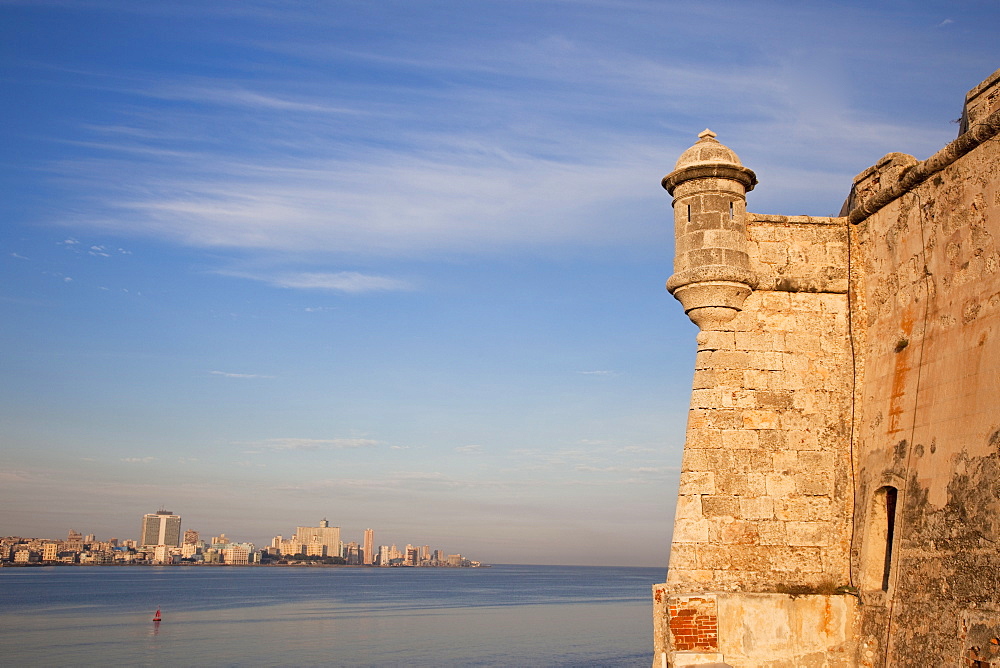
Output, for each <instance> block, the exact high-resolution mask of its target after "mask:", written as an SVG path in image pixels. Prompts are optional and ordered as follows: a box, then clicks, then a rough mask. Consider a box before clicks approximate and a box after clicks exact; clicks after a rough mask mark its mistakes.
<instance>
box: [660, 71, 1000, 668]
mask: <svg viewBox="0 0 1000 668" xmlns="http://www.w3.org/2000/svg"><path fill="white" fill-rule="evenodd" d="M756 183H757V178H756V175H755V174H754V172H753V171H751V170H750V169H748V168H747V167H744V166H743V165H742V164H741V163H740V160H739V158H738V157H737V156H736V154H735V153H734V152H733V151H731V150H730V149H729V148H727V147H726V146H724V145H723V144H721V143H719V142H718V141H717V140H716V139H715V135H714V134H713V133H712V132H710V131H707V130H706V131H705V132H703V133H702V134H701V135H700V139H699V141H698V142H697V143H695V145H694V146H692V147H691V148H689V149H688V150H687V151H685V152H684V153H683V154H682V155H681V156H680V159H679V160H678V161H677V165H676V167H675V168H674V170H673V171H672V172H670V173H669V174H668V175H667V176H665V177H664V178H663V187H664V188H665V189H666V190H667V191H668V192H669V193H670V194H671V195H672V196H673V198H674V199H673V211H674V221H675V230H676V255H675V259H674V274H673V276H671V277H670V280H669V281H668V283H667V288H668V289H669V290H670V292H671V293H672V294H673V295H674V297H676V298H677V299H678V300H679V301H680V302H681V304H682V305H683V308H684V311H685V313H686V314H687V315H688V317H690V318H691V320H692V321H693V322H694V323H695V324H697V325H698V327H699V329H700V333H699V334H698V336H697V357H696V364H695V373H694V387H693V391H692V395H691V409H690V413H689V417H688V425H687V437H686V442H685V447H684V458H683V465H682V472H681V478H680V492H679V496H678V500H677V515H676V519H675V523H674V533H673V542H672V546H671V552H670V564H669V570H668V573H667V582H665V583H663V584H658V585H655V586H654V588H653V597H654V616H653V617H654V634H655V655H654V659H653V668H666V667H668V666H669V667H680V666H711V665H714V666H732V667H733V668H745V667H750V666H754V667H757V666H768V667H774V668H777V667H782V668H801V667H812V666H816V667H819V666H824V667H835V666H845V667H846V666H880V667H881V666H885V667H895V666H921V667H936V666H975V667H980V668H982V667H990V666H992V667H994V668H1000V70H997V72H994V73H993V74H992V75H991V76H990V77H989V78H988V79H987V80H986V81H984V82H983V83H982V84H980V85H979V86H977V87H976V88H974V89H973V90H972V91H970V92H969V94H968V95H967V97H966V101H965V109H964V112H963V115H962V121H961V126H960V129H959V137H958V139H956V140H955V141H954V142H952V143H951V144H949V145H947V146H945V147H944V148H943V149H941V150H940V151H939V152H937V153H936V154H934V155H933V156H931V157H930V158H928V159H927V160H924V161H922V162H921V161H918V160H916V159H915V158H913V157H912V156H909V155H905V154H902V153H890V154H889V155H887V156H885V157H884V158H882V159H881V160H879V161H878V163H877V164H875V165H874V166H873V167H870V168H868V169H866V170H865V171H863V172H862V173H861V174H859V175H858V176H857V177H856V178H855V180H854V184H853V187H852V188H851V191H850V196H849V197H848V199H847V202H846V203H845V204H844V208H843V210H842V211H841V212H840V215H839V216H836V217H830V218H816V217H809V216H779V215H761V214H754V213H748V212H747V211H746V192H747V191H749V190H751V189H753V187H754V186H755V185H756Z"/></svg>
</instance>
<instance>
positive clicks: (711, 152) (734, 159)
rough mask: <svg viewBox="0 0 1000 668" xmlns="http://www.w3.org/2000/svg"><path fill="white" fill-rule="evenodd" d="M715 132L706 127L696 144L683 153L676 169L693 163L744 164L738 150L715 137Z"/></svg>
mask: <svg viewBox="0 0 1000 668" xmlns="http://www.w3.org/2000/svg"><path fill="white" fill-rule="evenodd" d="M715 136H716V135H715V133H714V132H712V131H711V130H709V129H707V128H706V129H705V130H704V131H703V132H701V133H700V134H699V135H698V141H697V142H695V144H694V146H692V147H691V148H689V149H688V150H686V151H684V152H683V153H681V157H679V158H678V159H677V164H676V165H674V171H677V170H678V169H682V168H684V167H690V166H692V165H703V164H720V163H722V164H729V165H739V166H741V167H742V166H743V163H742V162H740V158H739V156H737V155H736V152H735V151H733V150H732V149H731V148H729V147H728V146H726V145H725V144H723V143H721V142H719V141H717V140H716V139H715Z"/></svg>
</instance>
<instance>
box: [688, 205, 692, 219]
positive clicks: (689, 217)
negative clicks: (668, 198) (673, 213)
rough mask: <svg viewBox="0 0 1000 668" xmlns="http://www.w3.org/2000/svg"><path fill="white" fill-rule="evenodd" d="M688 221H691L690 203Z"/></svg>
mask: <svg viewBox="0 0 1000 668" xmlns="http://www.w3.org/2000/svg"><path fill="white" fill-rule="evenodd" d="M688 222H689V223H690V222H691V205H690V204H688Z"/></svg>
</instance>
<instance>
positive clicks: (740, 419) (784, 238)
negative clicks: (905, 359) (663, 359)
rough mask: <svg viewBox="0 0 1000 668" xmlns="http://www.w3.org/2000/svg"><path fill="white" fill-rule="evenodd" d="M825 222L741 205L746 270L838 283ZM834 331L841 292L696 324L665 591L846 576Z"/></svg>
mask: <svg viewBox="0 0 1000 668" xmlns="http://www.w3.org/2000/svg"><path fill="white" fill-rule="evenodd" d="M837 220H838V219H808V222H807V220H806V219H800V220H799V221H798V222H789V220H788V219H785V218H781V217H776V216H775V217H762V218H761V219H759V220H757V219H755V217H753V216H752V215H751V220H750V221H749V223H748V228H749V235H750V239H751V243H750V246H749V255H750V258H751V260H750V262H751V266H752V267H755V268H757V269H758V270H759V272H760V275H761V276H762V280H766V281H767V282H768V283H769V284H771V285H774V284H778V283H782V284H787V285H791V284H794V285H810V286H811V287H813V288H814V289H817V290H819V289H833V288H838V289H840V290H841V292H843V290H844V288H845V287H846V226H845V223H844V221H843V220H842V219H839V223H838V222H832V221H837ZM793 238H794V239H795V242H794V243H789V240H790V239H793ZM846 331H847V297H846V295H845V294H842V293H841V294H838V293H836V292H786V291H779V290H755V291H754V292H753V293H752V294H751V295H750V296H749V297H748V298H747V300H746V302H745V303H744V304H743V310H742V311H741V312H740V313H739V314H738V315H737V316H736V317H735V318H733V319H732V320H731V321H730V322H729V323H727V324H726V325H724V326H723V329H720V330H714V331H706V332H702V333H701V334H699V336H698V353H697V357H696V362H695V377H694V390H693V392H692V397H691V409H690V412H689V417H688V428H687V439H686V445H685V451H684V459H683V464H682V473H681V486H680V496H679V499H678V504H677V516H676V523H675V528H674V538H673V545H672V548H671V559H670V570H669V575H668V582H667V583H668V585H670V586H671V588H672V589H674V588H676V589H677V590H689V589H690V588H691V586H692V585H694V586H700V587H708V589H709V590H712V591H736V590H740V591H762V592H763V591H767V592H773V591H777V590H780V588H781V587H786V588H795V587H800V588H801V587H811V588H816V587H821V586H827V587H828V588H829V589H833V588H835V587H836V586H838V585H844V584H847V582H848V575H847V557H846V555H847V548H846V546H847V538H848V519H849V508H848V504H847V501H848V499H849V496H850V495H849V494H848V489H849V484H850V481H849V480H848V475H847V472H848V471H849V470H850V466H849V459H848V451H847V447H846V443H847V439H848V438H849V431H850V427H849V425H850V417H849V410H850V401H851V397H850V382H849V378H850V374H851V369H850V363H849V362H850V360H849V349H848V346H847V345H846V342H847V335H846ZM776 587H778V588H779V589H777V590H776Z"/></svg>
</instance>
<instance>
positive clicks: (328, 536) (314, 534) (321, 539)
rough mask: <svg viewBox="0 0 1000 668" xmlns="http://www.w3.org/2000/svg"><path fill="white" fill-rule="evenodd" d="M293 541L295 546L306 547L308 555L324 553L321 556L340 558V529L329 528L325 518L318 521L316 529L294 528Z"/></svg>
mask: <svg viewBox="0 0 1000 668" xmlns="http://www.w3.org/2000/svg"><path fill="white" fill-rule="evenodd" d="M294 541H295V543H296V544H297V545H304V546H306V551H307V553H309V554H321V553H322V552H325V553H326V554H325V555H323V556H329V557H339V556H341V554H340V527H332V526H330V523H329V522H328V521H327V520H326V519H325V518H324V519H323V520H321V521H320V523H319V526H318V527H295V537H294ZM310 550H311V551H310Z"/></svg>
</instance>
